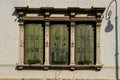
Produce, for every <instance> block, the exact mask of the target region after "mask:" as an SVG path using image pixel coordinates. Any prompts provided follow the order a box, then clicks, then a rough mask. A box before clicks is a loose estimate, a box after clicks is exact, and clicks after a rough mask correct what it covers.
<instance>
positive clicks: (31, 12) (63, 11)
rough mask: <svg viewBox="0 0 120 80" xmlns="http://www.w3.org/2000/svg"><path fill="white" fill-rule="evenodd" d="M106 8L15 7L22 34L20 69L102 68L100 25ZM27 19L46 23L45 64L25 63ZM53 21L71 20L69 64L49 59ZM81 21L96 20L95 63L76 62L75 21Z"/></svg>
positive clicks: (18, 66) (18, 64)
mask: <svg viewBox="0 0 120 80" xmlns="http://www.w3.org/2000/svg"><path fill="white" fill-rule="evenodd" d="M104 10H105V8H93V7H92V8H88V9H86V8H79V7H68V8H53V7H41V8H29V7H15V11H16V12H17V15H18V16H17V17H18V22H19V28H20V29H19V31H20V32H19V34H20V53H19V59H18V63H17V68H18V69H23V68H30V67H31V68H35V69H36V68H44V69H51V68H52V69H53V68H54V69H55V68H56V69H58V68H64V69H71V70H74V69H96V70H100V69H101V68H102V63H101V60H100V26H101V22H102V17H101V16H102V14H103V12H104ZM25 21H43V22H44V23H45V60H44V64H43V65H35V64H33V65H29V64H24V24H25ZM51 21H54V22H55V21H67V22H70V28H71V29H70V64H69V65H51V64H50V60H49V56H50V54H49V50H50V49H49V43H50V41H49V38H50V35H49V33H50V22H51ZM77 21H79V22H81V21H84V22H94V23H96V24H95V27H96V28H95V29H96V41H95V42H96V43H95V44H96V50H95V51H96V58H95V59H96V63H95V64H94V65H76V64H75V23H76V22H77Z"/></svg>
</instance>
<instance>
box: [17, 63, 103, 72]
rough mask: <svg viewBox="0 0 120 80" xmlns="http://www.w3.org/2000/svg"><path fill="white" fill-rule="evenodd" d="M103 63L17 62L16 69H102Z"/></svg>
mask: <svg viewBox="0 0 120 80" xmlns="http://www.w3.org/2000/svg"><path fill="white" fill-rule="evenodd" d="M102 66H103V65H102V64H99V65H39V64H31V65H29V64H17V66H16V69H18V70H22V69H29V70H34V69H37V70H38V69H41V70H43V69H44V70H46V69H47V70H48V69H50V70H72V71H73V70H97V71H99V70H101V68H102Z"/></svg>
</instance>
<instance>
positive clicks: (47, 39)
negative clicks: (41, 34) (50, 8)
mask: <svg viewBox="0 0 120 80" xmlns="http://www.w3.org/2000/svg"><path fill="white" fill-rule="evenodd" d="M48 18H49V12H45V63H44V65H49V64H50V60H49V56H50V55H49V27H50V23H49V21H48Z"/></svg>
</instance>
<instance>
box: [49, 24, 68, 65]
mask: <svg viewBox="0 0 120 80" xmlns="http://www.w3.org/2000/svg"><path fill="white" fill-rule="evenodd" d="M68 30H69V29H68V27H67V25H66V24H52V25H51V37H50V42H51V44H50V53H51V57H50V62H51V64H68V54H69V47H68V45H69V44H68V43H69V41H68V39H69V31H68Z"/></svg>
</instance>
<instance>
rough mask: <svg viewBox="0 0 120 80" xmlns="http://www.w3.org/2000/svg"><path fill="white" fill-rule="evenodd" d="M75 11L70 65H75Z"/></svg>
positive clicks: (72, 24)
mask: <svg viewBox="0 0 120 80" xmlns="http://www.w3.org/2000/svg"><path fill="white" fill-rule="evenodd" d="M74 17H75V13H74V12H72V13H71V24H70V27H71V32H70V35H71V36H70V37H71V39H70V65H75V21H74V19H75V18H74Z"/></svg>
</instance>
